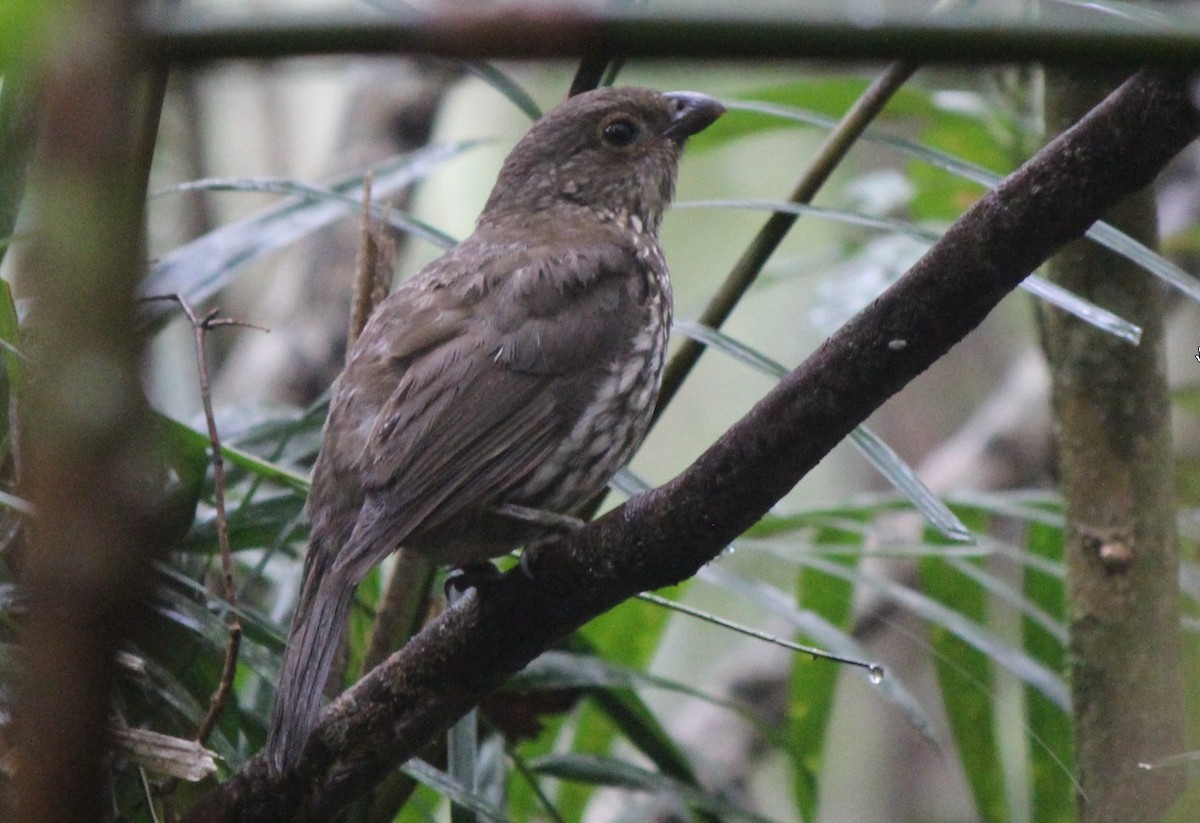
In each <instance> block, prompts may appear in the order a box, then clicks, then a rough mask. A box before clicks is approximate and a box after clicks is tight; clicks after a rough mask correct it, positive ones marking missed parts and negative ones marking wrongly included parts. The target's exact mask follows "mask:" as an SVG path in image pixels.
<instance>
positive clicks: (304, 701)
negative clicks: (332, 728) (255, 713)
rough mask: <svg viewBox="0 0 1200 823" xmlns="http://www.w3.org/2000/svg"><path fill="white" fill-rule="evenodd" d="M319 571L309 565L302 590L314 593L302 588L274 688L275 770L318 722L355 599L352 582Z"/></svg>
mask: <svg viewBox="0 0 1200 823" xmlns="http://www.w3.org/2000/svg"><path fill="white" fill-rule="evenodd" d="M314 548H316V547H315V546H314V547H310V550H309V551H310V553H311V552H312V550H313V549H314ZM317 571H318V570H316V569H309V568H306V569H305V578H306V579H305V583H306V585H305V587H304V588H305V589H307V588H308V586H309V585H314V584H315V587H316V591H315V592H309V591H302V594H301V597H300V604H299V606H298V608H297V610H296V615H295V617H293V618H292V629H291V632H290V633H289V635H288V644H287V649H286V650H285V651H284V654H283V669H282V670H281V672H280V675H279V685H278V687H277V688H276V690H275V706H274V708H273V709H272V710H271V725H270V727H269V729H268V730H267V746H266V752H267V760H268V762H269V763H270V765H271V768H272V769H273V770H274V771H275V772H276V773H279V772H281V771H283V770H284V769H286V768H289V767H291V766H292V765H294V764H295V762H296V761H297V760H298V759H299V757H300V754H301V752H303V751H304V744H305V743H306V742H307V741H308V735H309V733H310V732H311V731H312V730H313V727H314V726H315V725H316V723H317V715H318V713H319V712H320V710H321V695H322V693H323V692H324V689H325V681H326V680H327V679H328V677H329V670H330V668H331V667H332V666H333V658H334V656H335V655H336V654H337V650H338V646H339V645H340V643H341V638H342V635H343V634H344V633H345V628H346V620H347V617H348V616H349V614H350V604H351V603H352V602H353V601H354V590H355V583H354V581H353V580H346V579H344V578H345V575H342V574H338V573H337V572H336V571H333V570H330V573H323V574H322V573H315V572H317ZM321 571H326V570H321Z"/></svg>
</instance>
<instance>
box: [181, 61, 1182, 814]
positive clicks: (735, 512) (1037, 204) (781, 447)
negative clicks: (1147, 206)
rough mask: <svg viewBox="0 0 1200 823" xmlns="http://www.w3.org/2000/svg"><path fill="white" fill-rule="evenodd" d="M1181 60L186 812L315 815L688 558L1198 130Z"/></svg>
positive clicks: (783, 489) (1138, 81)
mask: <svg viewBox="0 0 1200 823" xmlns="http://www.w3.org/2000/svg"><path fill="white" fill-rule="evenodd" d="M1190 94H1191V87H1190V80H1189V78H1188V76H1187V75H1185V74H1182V73H1161V72H1143V73H1140V74H1138V75H1136V76H1135V77H1134V78H1132V79H1131V80H1130V81H1129V82H1127V83H1126V84H1125V85H1124V86H1122V87H1121V88H1120V89H1119V90H1118V91H1117V92H1115V93H1114V94H1113V95H1112V96H1111V97H1110V98H1108V99H1107V100H1106V101H1105V102H1104V103H1102V104H1101V105H1100V106H1099V107H1097V108H1096V109H1095V110H1094V111H1093V112H1091V113H1090V114H1089V115H1088V116H1087V117H1086V118H1084V120H1083V121H1081V122H1080V123H1079V124H1078V125H1077V126H1076V127H1074V128H1073V129H1071V130H1070V131H1068V132H1066V133H1064V134H1063V135H1062V136H1061V137H1059V138H1058V139H1057V140H1055V141H1054V142H1053V143H1051V144H1050V145H1048V146H1047V147H1046V148H1045V149H1043V150H1042V151H1041V152H1039V153H1038V155H1037V156H1036V157H1034V158H1033V159H1032V160H1030V161H1029V162H1028V163H1027V164H1025V166H1023V167H1022V168H1021V169H1020V170H1018V171H1017V172H1016V173H1014V174H1013V175H1012V176H1010V177H1009V178H1008V179H1006V180H1005V181H1004V182H1003V183H1002V184H1001V185H1000V186H999V187H998V188H997V189H996V190H995V191H993V192H991V193H989V194H988V195H987V196H985V197H984V198H983V199H982V200H980V201H979V202H978V203H977V204H976V205H975V206H974V207H972V208H971V209H970V210H969V211H968V212H967V213H966V214H965V215H963V217H962V218H961V219H960V220H958V222H956V223H955V224H954V225H953V226H952V227H951V228H950V230H949V231H947V232H946V234H945V236H944V237H943V238H942V239H941V241H939V242H938V243H937V244H936V245H935V246H934V247H933V248H932V249H930V251H929V253H928V254H926V255H925V257H923V258H922V259H921V260H920V261H919V262H918V263H917V264H916V265H915V266H914V267H913V268H912V269H911V270H910V271H909V272H908V274H906V275H905V276H904V277H903V278H902V279H901V280H900V281H899V282H897V283H896V284H895V285H894V286H893V287H892V288H891V289H889V290H888V291H887V292H886V293H885V294H884V295H882V296H881V297H880V298H879V299H877V300H876V301H875V302H874V303H873V304H872V305H871V306H869V307H868V308H867V309H865V310H864V311H862V312H861V313H860V314H859V315H857V316H856V317H855V318H854V319H852V320H851V321H850V322H848V323H847V324H846V325H845V326H843V327H842V328H841V329H840V330H839V331H838V332H837V333H836V334H834V335H833V336H832V337H831V338H830V339H829V340H827V341H826V342H825V344H824V345H822V346H821V348H820V349H819V350H818V351H817V352H816V353H815V354H813V355H812V356H811V357H810V358H809V359H808V360H807V361H805V363H804V364H802V365H801V366H800V367H799V368H798V369H796V370H795V371H794V372H792V373H791V374H790V375H789V376H788V377H787V378H786V379H784V380H783V381H782V382H780V383H779V384H778V385H777V386H776V388H775V389H774V390H772V391H771V392H770V393H769V394H768V395H766V397H764V398H763V399H762V400H761V401H760V402H759V403H758V404H757V405H756V406H755V407H754V409H752V410H751V411H750V413H749V414H747V415H746V416H745V417H744V418H742V420H740V421H739V422H738V423H736V424H735V425H734V426H733V427H732V428H731V429H730V430H729V431H728V432H726V434H725V435H724V436H722V437H721V439H720V440H719V441H718V442H717V443H715V444H714V445H713V446H712V447H710V448H709V449H708V450H707V451H706V452H705V453H704V454H703V455H701V456H700V458H699V459H698V460H697V461H696V462H695V463H693V464H692V465H691V466H690V467H689V468H688V469H687V470H686V471H684V472H683V473H682V474H681V475H679V476H678V477H676V478H675V479H674V480H672V481H671V482H669V483H667V484H666V485H664V486H662V487H661V488H658V489H655V490H653V491H650V492H648V493H646V494H643V495H640V496H638V497H636V498H634V499H633V500H630V501H629V502H628V503H626V504H625V505H623V506H621V507H620V508H618V509H616V510H614V511H612V512H610V513H608V514H607V515H606V516H604V517H602V518H601V519H599V520H597V521H595V522H594V523H593V524H591V525H590V526H589V527H588V528H586V529H584V530H583V531H581V532H579V533H578V534H577V535H575V536H574V537H572V538H571V539H570V540H568V541H565V542H564V543H562V544H559V545H556V546H553V547H551V548H548V549H547V550H546V551H544V552H543V553H542V554H541V555H540V556H538V557H537V558H535V559H533V560H532V562H531V563H530V564H529V566H530V571H531V573H532V577H527V576H525V575H522V574H521V573H519V572H516V573H512V574H509V575H507V576H505V577H504V578H502V579H500V580H499V581H497V582H495V583H494V584H491V585H489V586H488V587H487V588H486V589H484V590H483V592H482V593H480V592H478V591H472V592H470V593H469V594H468V596H467V597H465V598H464V599H463V600H462V601H460V602H459V603H458V604H457V605H456V606H455V607H453V608H451V609H450V610H449V611H447V612H446V613H445V614H443V615H442V616H441V617H440V618H439V619H438V620H436V621H434V622H433V623H431V624H430V625H428V626H427V627H426V628H425V629H424V630H423V631H422V632H421V633H420V634H419V635H417V636H416V637H415V638H413V640H412V641H411V642H410V643H409V644H408V645H407V646H405V647H404V648H403V649H401V650H400V651H399V652H397V653H396V654H394V655H392V657H390V658H389V659H388V660H387V661H386V662H385V663H384V664H383V665H381V666H380V667H378V668H377V669H375V670H374V671H373V672H371V673H370V674H369V675H367V676H366V677H365V678H363V680H361V681H360V682H359V683H358V684H357V685H356V686H355V687H354V688H352V689H351V690H349V691H348V692H347V693H346V694H344V695H343V696H342V697H341V698H340V699H339V700H338V701H337V702H335V703H334V705H333V706H331V707H330V708H329V709H328V710H327V711H326V712H325V713H324V715H323V716H322V722H321V724H320V726H319V727H318V730H317V733H316V734H315V736H314V739H313V740H312V741H310V743H309V746H308V748H307V750H306V751H305V754H304V757H303V759H302V762H301V765H300V767H299V769H298V770H297V771H295V772H293V773H290V774H287V775H284V776H282V777H280V778H278V779H272V778H270V777H269V776H268V774H267V770H266V768H265V764H264V763H263V762H261V761H258V760H255V761H252V762H251V763H249V764H248V765H247V766H246V768H245V769H243V771H242V772H240V773H239V774H237V775H234V776H233V777H232V778H231V779H230V780H229V781H227V782H226V783H225V784H224V785H222V786H220V787H219V788H218V789H216V790H215V791H214V792H212V793H210V794H209V795H207V796H206V797H204V798H202V800H201V801H200V802H199V803H198V804H197V806H196V807H195V808H194V809H193V810H192V813H191V814H190V815H189V817H188V818H187V820H188V821H191V823H198V822H199V821H221V820H239V821H259V820H261V821H267V820H289V819H302V820H303V819H326V818H329V817H331V816H332V815H333V814H334V813H335V812H336V811H337V810H338V809H340V808H342V807H344V806H345V805H346V803H347V802H349V801H350V800H351V799H352V798H354V797H355V796H356V795H357V794H359V793H361V792H362V791H363V790H365V789H366V788H368V787H369V786H371V785H372V784H373V783H374V782H375V781H377V780H378V779H379V778H380V777H381V776H382V775H384V774H386V773H387V772H388V770H390V769H391V768H392V767H394V766H395V765H396V764H398V763H400V762H402V761H404V760H406V759H407V758H409V757H411V756H412V755H413V754H414V753H416V752H417V751H419V749H420V747H421V746H422V745H424V743H425V742H426V741H428V740H429V739H430V738H431V737H432V736H433V735H435V734H438V733H441V732H443V731H444V730H445V729H446V728H447V727H448V726H449V725H450V724H451V723H452V722H453V721H454V720H455V719H456V718H457V717H459V716H460V715H461V714H463V713H464V712H465V711H467V710H468V709H469V708H470V707H471V706H473V705H474V704H475V703H476V702H477V701H478V700H479V699H480V697H482V696H483V695H484V694H486V693H488V692H489V691H491V690H494V689H496V688H498V687H500V686H501V685H502V684H503V683H504V681H505V680H506V679H507V678H508V677H509V676H511V675H512V674H513V673H514V672H516V671H518V670H519V669H521V668H522V667H523V666H525V665H526V664H527V663H528V662H529V661H530V660H532V659H533V658H534V657H536V656H537V655H538V654H539V653H541V652H542V651H543V650H544V649H546V648H547V647H549V646H550V645H551V644H552V643H554V642H555V641H556V640H558V639H559V638H561V637H562V636H564V635H566V634H567V633H568V632H570V631H572V630H574V629H576V628H578V627H579V626H581V625H582V624H583V623H585V622H587V621H588V620H590V619H591V618H593V617H595V616H596V615H598V614H600V613H601V612H603V611H605V610H606V609H609V608H611V607H612V606H614V605H616V604H617V603H619V602H621V601H622V600H624V599H625V598H627V597H630V596H632V595H634V594H636V593H638V592H641V591H645V590H647V589H654V588H658V587H661V586H665V585H669V584H672V583H675V582H678V581H679V580H682V579H684V578H687V577H689V576H691V575H693V574H695V572H696V571H697V570H698V569H699V568H700V567H701V566H702V565H704V564H705V563H708V562H709V561H711V560H712V559H713V558H714V557H716V556H717V555H718V554H719V553H720V551H721V550H722V549H723V547H724V546H725V545H726V544H727V543H728V542H729V541H730V540H732V539H733V538H735V537H736V536H737V535H738V534H739V533H741V532H742V531H743V530H744V529H746V528H747V527H748V526H750V525H752V524H753V523H754V522H755V521H756V520H757V519H758V518H760V517H761V516H762V515H763V514H764V513H765V512H766V511H767V510H768V509H769V507H770V506H771V505H772V504H774V503H775V502H776V501H777V500H779V499H780V498H781V497H782V496H783V495H784V494H786V493H787V491H788V490H790V489H791V488H792V487H793V486H794V485H795V484H796V483H797V482H798V481H799V480H800V478H802V477H803V476H804V475H805V474H806V473H807V472H808V471H809V470H810V469H812V468H813V466H815V465H816V464H817V462H818V461H819V460H821V458H822V457H824V455H825V454H826V453H828V452H829V450H830V449H832V448H833V447H834V446H835V445H836V444H837V443H838V441H840V440H841V439H842V438H843V437H844V436H845V435H846V434H847V433H849V432H850V430H851V429H852V428H853V427H854V426H855V425H857V424H858V423H860V422H861V421H862V420H863V419H864V418H866V417H867V415H869V414H870V413H871V412H872V411H873V410H874V409H876V408H878V407H879V406H880V405H881V404H882V403H883V402H884V401H886V400H887V399H888V398H889V397H890V396H891V395H892V394H894V393H895V392H896V391H898V390H899V389H900V388H901V387H902V386H904V385H905V384H906V383H907V382H909V381H910V380H912V379H913V378H914V377H916V376H917V375H918V374H919V373H921V372H922V371H924V370H925V369H926V368H928V366H929V365H930V364H932V363H933V362H934V361H935V360H937V359H938V358H939V357H941V356H942V355H943V354H945V353H946V352H947V351H948V350H949V349H950V348H951V347H952V346H953V345H954V344H955V343H957V342H958V341H959V340H961V339H962V338H963V337H964V336H965V335H966V334H967V333H968V332H969V331H970V330H971V329H973V328H974V327H975V326H977V325H978V324H979V323H980V322H981V321H982V320H983V318H984V317H985V316H986V315H987V314H988V312H990V311H991V309H992V308H994V307H995V305H996V304H997V303H998V302H999V301H1000V300H1001V298H1003V297H1004V295H1006V294H1007V293H1008V292H1009V291H1011V290H1012V289H1014V288H1015V287H1016V286H1017V284H1018V283H1020V281H1021V280H1022V279H1023V278H1024V277H1025V276H1026V275H1028V274H1029V273H1030V272H1031V271H1032V270H1033V269H1034V268H1036V267H1037V266H1038V265H1040V264H1041V263H1042V262H1044V261H1045V260H1046V259H1047V258H1048V257H1050V256H1051V255H1052V254H1054V252H1055V251H1056V250H1058V249H1059V248H1060V247H1062V246H1063V245H1064V244H1066V243H1067V242H1068V241H1070V240H1072V239H1074V238H1077V237H1079V236H1081V235H1082V234H1083V232H1084V231H1085V230H1086V229H1087V227H1088V226H1090V225H1091V224H1092V223H1093V222H1094V221H1095V220H1097V219H1098V218H1100V217H1101V216H1102V215H1103V214H1104V212H1105V211H1107V209H1108V208H1109V207H1111V206H1112V205H1114V204H1115V203H1118V202H1120V201H1121V200H1122V199H1123V198H1124V197H1126V196H1128V195H1129V194H1131V193H1132V192H1135V191H1137V190H1138V189H1141V188H1142V187H1144V186H1146V185H1147V184H1149V183H1150V182H1151V181H1152V180H1153V178H1154V176H1155V175H1156V174H1157V172H1158V171H1159V169H1161V168H1162V166H1163V165H1164V164H1165V163H1166V162H1167V161H1168V160H1169V159H1170V158H1171V157H1172V156H1174V155H1175V154H1176V153H1178V152H1179V151H1180V150H1181V149H1182V148H1183V147H1184V146H1186V145H1187V144H1188V143H1189V142H1191V140H1193V139H1194V138H1195V137H1196V136H1197V134H1200V114H1198V113H1197V111H1196V109H1195V107H1194V106H1193V105H1192V102H1191V97H1190Z"/></svg>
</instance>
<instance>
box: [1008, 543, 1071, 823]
mask: <svg viewBox="0 0 1200 823" xmlns="http://www.w3.org/2000/svg"><path fill="white" fill-rule="evenodd" d="M1025 548H1026V552H1027V553H1028V554H1030V555H1033V556H1035V557H1041V558H1043V559H1046V560H1048V561H1052V562H1054V563H1059V564H1060V563H1061V561H1062V553H1063V532H1062V529H1061V528H1055V527H1051V526H1047V525H1043V524H1038V523H1035V524H1032V525H1030V527H1029V530H1028V535H1027V537H1026V547H1025ZM1024 587H1025V595H1026V597H1027V598H1028V599H1029V600H1031V601H1032V602H1034V603H1036V604H1037V606H1038V607H1039V608H1040V609H1042V610H1043V611H1045V612H1046V613H1047V614H1051V615H1053V616H1055V617H1056V618H1057V619H1058V620H1060V621H1064V622H1065V620H1066V582H1065V579H1064V575H1062V574H1054V573H1048V572H1047V571H1045V570H1044V569H1040V568H1038V567H1037V566H1035V565H1032V564H1031V565H1026V567H1025V574H1024ZM1022 632H1023V635H1024V642H1025V648H1026V649H1027V650H1028V651H1029V653H1030V655H1032V656H1033V657H1034V658H1035V659H1037V660H1039V661H1041V662H1042V663H1043V664H1044V665H1045V666H1046V667H1047V668H1050V669H1052V670H1054V671H1065V670H1066V665H1067V659H1066V657H1067V651H1066V648H1065V647H1064V645H1063V644H1062V643H1061V642H1059V640H1058V638H1054V637H1051V636H1049V633H1048V632H1046V631H1045V629H1044V627H1043V626H1041V625H1040V624H1039V623H1038V622H1037V621H1034V620H1031V619H1029V618H1025V619H1024V620H1023V621H1022ZM1025 699H1026V705H1027V711H1028V713H1029V734H1030V737H1031V740H1030V748H1029V758H1030V764H1029V767H1030V771H1031V775H1032V782H1033V786H1032V794H1033V796H1032V798H1031V801H1030V802H1031V804H1032V806H1033V819H1034V820H1036V821H1038V823H1072V821H1074V820H1075V813H1076V807H1075V798H1076V793H1077V791H1078V790H1079V786H1078V784H1077V783H1076V781H1075V778H1074V775H1072V773H1071V771H1070V770H1071V768H1072V764H1074V762H1075V752H1074V746H1073V745H1072V744H1073V742H1074V722H1073V719H1072V717H1071V715H1070V713H1069V712H1065V711H1063V710H1062V708H1060V707H1059V706H1056V705H1054V704H1053V703H1051V702H1050V701H1049V700H1047V699H1046V698H1045V696H1043V695H1041V694H1039V693H1038V692H1037V691H1036V690H1035V689H1029V688H1027V689H1026V698H1025Z"/></svg>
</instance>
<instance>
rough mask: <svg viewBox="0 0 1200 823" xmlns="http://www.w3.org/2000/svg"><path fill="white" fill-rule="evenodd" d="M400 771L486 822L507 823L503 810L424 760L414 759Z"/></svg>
mask: <svg viewBox="0 0 1200 823" xmlns="http://www.w3.org/2000/svg"><path fill="white" fill-rule="evenodd" d="M400 771H402V772H404V773H405V774H406V775H408V776H409V777H411V778H412V779H413V780H415V781H417V782H418V783H420V784H422V785H425V786H428V787H429V788H431V789H433V790H434V791H436V792H438V793H439V794H441V795H443V796H445V797H446V798H447V799H449V800H450V801H451V802H453V803H457V804H458V805H459V806H462V807H464V808H467V809H470V810H471V811H473V812H475V813H476V814H478V815H481V816H483V817H484V818H486V819H488V820H493V821H497V823H508V817H507V816H506V815H505V814H504V810H503V809H501V808H500V807H498V806H496V805H495V804H493V803H491V802H489V801H488V800H487V798H485V797H481V796H480V795H478V794H476V793H475V792H472V791H468V790H467V789H465V788H464V787H463V786H462V784H460V783H459V782H458V781H456V780H455V779H454V778H452V777H451V776H450V775H448V774H446V773H445V772H444V771H442V770H441V769H435V768H434V767H433V766H430V765H429V764H428V763H426V762H425V761H424V760H419V759H417V758H415V757H414V758H413V759H412V760H409V761H408V762H407V763H405V764H404V765H403V766H401V767H400Z"/></svg>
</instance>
